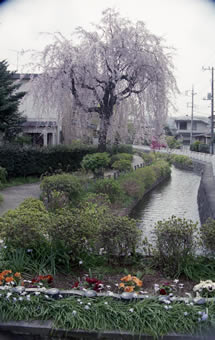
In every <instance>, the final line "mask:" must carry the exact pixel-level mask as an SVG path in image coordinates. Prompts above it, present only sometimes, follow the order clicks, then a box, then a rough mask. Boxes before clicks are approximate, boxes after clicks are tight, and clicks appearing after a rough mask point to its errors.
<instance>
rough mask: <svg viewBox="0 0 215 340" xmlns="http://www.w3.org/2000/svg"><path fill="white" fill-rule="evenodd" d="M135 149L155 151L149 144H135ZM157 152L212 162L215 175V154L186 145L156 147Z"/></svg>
mask: <svg viewBox="0 0 215 340" xmlns="http://www.w3.org/2000/svg"><path fill="white" fill-rule="evenodd" d="M133 148H134V149H138V150H145V151H149V150H151V151H154V150H152V149H151V148H150V147H148V146H144V145H133ZM155 151H156V152H163V153H173V154H176V155H184V156H188V157H190V158H192V159H196V160H199V161H202V162H207V163H211V165H212V168H213V175H214V176H215V155H211V154H208V153H202V152H195V151H190V150H189V149H188V148H186V147H182V149H168V148H166V149H164V148H162V149H160V150H158V149H156V150H155Z"/></svg>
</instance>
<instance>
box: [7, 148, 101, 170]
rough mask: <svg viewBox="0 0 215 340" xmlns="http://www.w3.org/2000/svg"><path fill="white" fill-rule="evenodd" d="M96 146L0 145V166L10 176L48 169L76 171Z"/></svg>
mask: <svg viewBox="0 0 215 340" xmlns="http://www.w3.org/2000/svg"><path fill="white" fill-rule="evenodd" d="M96 150H97V149H96V148H95V147H94V146H87V145H84V146H79V147H76V146H63V145H58V146H55V147H48V148H47V147H44V148H35V147H28V148H21V147H18V146H14V145H7V146H5V145H4V146H0V166H1V167H4V168H5V169H6V170H7V172H8V177H25V176H41V175H42V174H43V173H45V172H47V171H49V172H50V171H51V172H54V171H55V170H58V169H62V170H63V171H76V170H78V169H79V168H80V167H81V166H80V163H81V161H82V159H83V157H84V156H85V155H86V154H89V153H94V152H96Z"/></svg>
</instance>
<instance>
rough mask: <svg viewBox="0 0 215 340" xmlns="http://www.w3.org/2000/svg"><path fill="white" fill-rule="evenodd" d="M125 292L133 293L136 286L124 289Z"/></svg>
mask: <svg viewBox="0 0 215 340" xmlns="http://www.w3.org/2000/svg"><path fill="white" fill-rule="evenodd" d="M124 291H125V292H127V293H131V292H133V291H134V286H127V287H125V288H124Z"/></svg>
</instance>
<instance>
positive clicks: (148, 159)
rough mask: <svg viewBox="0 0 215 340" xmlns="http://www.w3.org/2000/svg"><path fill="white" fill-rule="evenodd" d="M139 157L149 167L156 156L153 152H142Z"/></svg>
mask: <svg viewBox="0 0 215 340" xmlns="http://www.w3.org/2000/svg"><path fill="white" fill-rule="evenodd" d="M140 156H141V157H142V159H143V160H144V163H145V164H146V165H150V164H152V162H154V161H155V160H156V154H155V153H153V152H142V153H141V155H140Z"/></svg>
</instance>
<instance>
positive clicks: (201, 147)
mask: <svg viewBox="0 0 215 340" xmlns="http://www.w3.org/2000/svg"><path fill="white" fill-rule="evenodd" d="M199 152H203V153H210V145H208V144H201V143H200V144H199Z"/></svg>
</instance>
